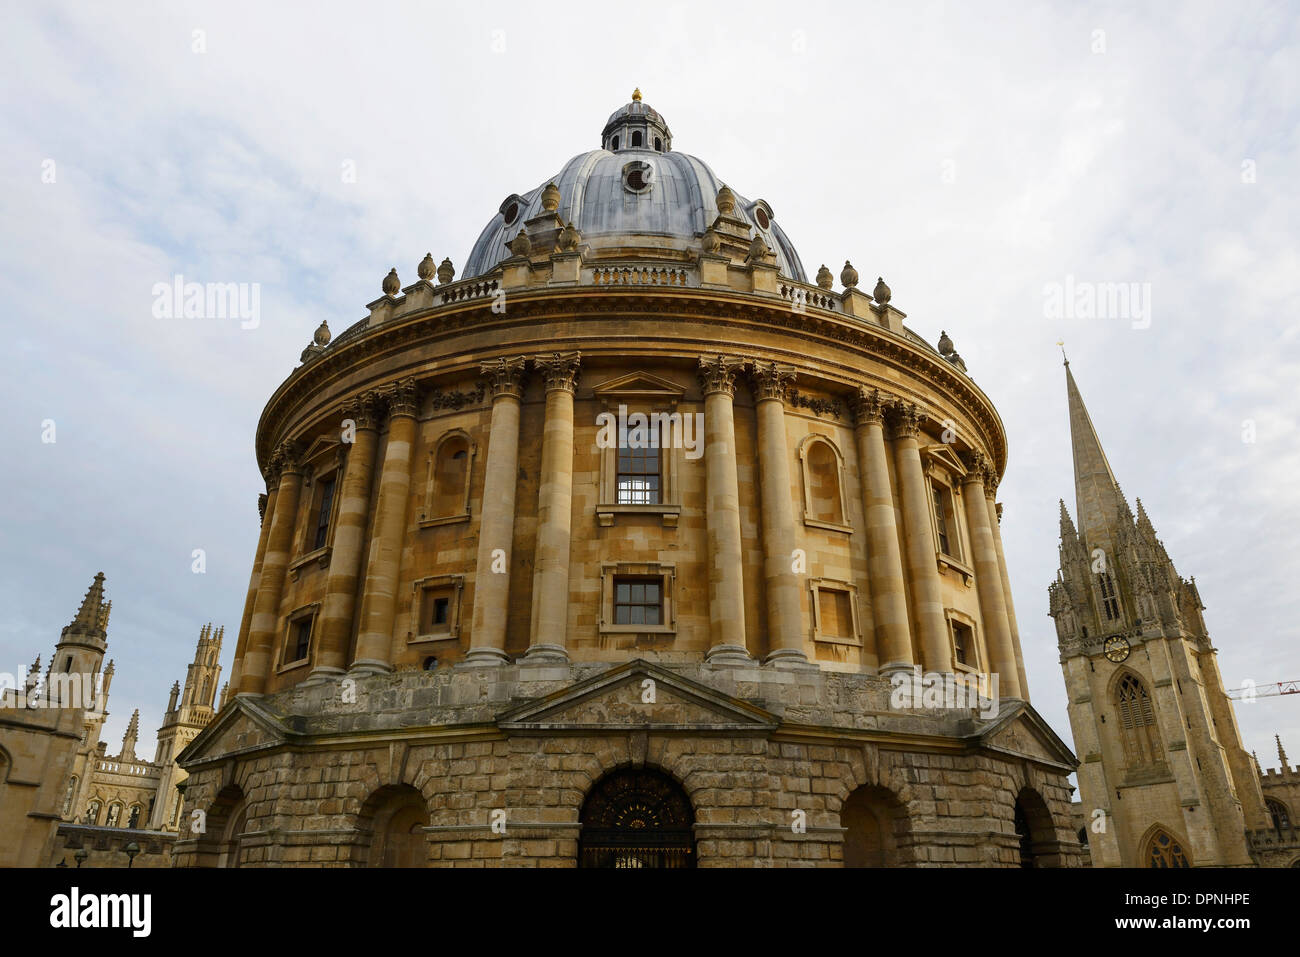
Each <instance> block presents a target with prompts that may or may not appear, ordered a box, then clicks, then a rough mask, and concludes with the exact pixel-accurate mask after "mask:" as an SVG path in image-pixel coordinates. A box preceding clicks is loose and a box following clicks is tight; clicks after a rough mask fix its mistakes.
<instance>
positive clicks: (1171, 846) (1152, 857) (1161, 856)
mask: <svg viewBox="0 0 1300 957" xmlns="http://www.w3.org/2000/svg"><path fill="white" fill-rule="evenodd" d="M1146 861H1147V867H1191V864H1190V863H1189V862H1188V860H1187V854H1186V853H1184V851H1183V848H1182V845H1181V844H1179V843H1178V842H1177V841H1175V840H1174V839H1173V838H1172V837H1170V836H1169V835H1168V834H1167V833H1165V832H1164V831H1163V830H1159V829H1157V831H1156V832H1155V833H1154V834H1152V835H1151V840H1149V841H1147V853H1146Z"/></svg>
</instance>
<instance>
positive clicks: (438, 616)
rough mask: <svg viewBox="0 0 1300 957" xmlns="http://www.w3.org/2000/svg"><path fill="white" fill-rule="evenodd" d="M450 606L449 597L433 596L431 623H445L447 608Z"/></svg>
mask: <svg viewBox="0 0 1300 957" xmlns="http://www.w3.org/2000/svg"><path fill="white" fill-rule="evenodd" d="M450 607H451V599H450V598H435V599H434V600H433V623H434V624H435V625H445V624H447V610H448V609H449V608H450Z"/></svg>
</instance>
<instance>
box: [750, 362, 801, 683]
mask: <svg viewBox="0 0 1300 957" xmlns="http://www.w3.org/2000/svg"><path fill="white" fill-rule="evenodd" d="M753 373H754V375H753V382H754V401H755V412H756V416H757V418H758V476H759V494H760V496H761V497H762V501H761V506H762V511H761V513H760V517H761V524H762V530H763V581H764V587H765V589H766V592H767V633H768V646H769V651H768V654H767V658H766V659H765V662H767V663H771V664H776V665H782V664H792V665H797V664H801V663H802V664H806V663H807V662H808V655H807V652H805V651H804V647H803V627H802V625H803V621H802V619H803V616H802V615H801V614H800V610H799V580H798V578H797V577H796V576H795V573H794V569H793V562H794V549H795V532H794V498H793V496H792V494H791V492H790V453H789V448H788V446H787V443H786V440H785V390H786V387H787V386H788V385H789V384H790V383H791V382H793V381H794V378H795V370H794V368H793V367H792V366H781V365H777V364H776V363H775V362H768V363H755V365H754V369H753Z"/></svg>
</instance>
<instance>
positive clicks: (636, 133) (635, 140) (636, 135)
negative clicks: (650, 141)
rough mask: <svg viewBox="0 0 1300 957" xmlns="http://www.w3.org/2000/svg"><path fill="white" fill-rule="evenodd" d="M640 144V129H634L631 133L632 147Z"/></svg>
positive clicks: (634, 147)
mask: <svg viewBox="0 0 1300 957" xmlns="http://www.w3.org/2000/svg"><path fill="white" fill-rule="evenodd" d="M640 145H641V131H640V130H634V131H633V133H632V148H633V149H636V148H637V147H638V146H640Z"/></svg>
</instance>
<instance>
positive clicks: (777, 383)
mask: <svg viewBox="0 0 1300 957" xmlns="http://www.w3.org/2000/svg"><path fill="white" fill-rule="evenodd" d="M750 375H751V377H752V383H753V388H754V401H756V402H761V401H762V400H764V399H777V400H779V401H782V402H784V401H785V390H786V388H787V387H788V386H789V385H790V383H792V382H794V380H795V375H796V373H795V369H794V366H784V365H777V364H776V363H775V362H753V363H751V364H750Z"/></svg>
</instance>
